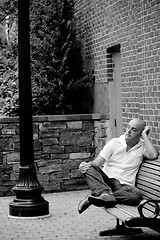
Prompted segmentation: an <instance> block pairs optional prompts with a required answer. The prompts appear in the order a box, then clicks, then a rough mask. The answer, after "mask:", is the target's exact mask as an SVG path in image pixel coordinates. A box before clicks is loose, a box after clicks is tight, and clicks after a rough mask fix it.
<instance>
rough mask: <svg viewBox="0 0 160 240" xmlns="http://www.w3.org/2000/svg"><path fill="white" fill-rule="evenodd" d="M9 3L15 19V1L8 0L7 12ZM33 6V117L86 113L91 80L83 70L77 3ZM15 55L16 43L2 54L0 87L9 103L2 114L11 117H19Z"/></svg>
mask: <svg viewBox="0 0 160 240" xmlns="http://www.w3.org/2000/svg"><path fill="white" fill-rule="evenodd" d="M8 2H12V4H11V5H10V9H11V10H10V11H11V12H12V16H13V12H14V16H16V14H17V9H16V1H15V0H14V1H7V3H6V4H5V7H4V9H5V10H4V11H5V12H6V13H7V11H8V5H7V4H9V3H8ZM30 3H31V6H30V29H31V30H30V46H31V79H32V102H33V114H38V115H40V114H67V113H80V112H81V113H83V112H84V110H83V107H82V105H81V100H82V95H83V94H84V92H85V91H86V93H87V94H88V89H89V88H90V77H89V76H87V75H86V74H85V72H84V71H83V69H82V60H81V46H80V43H79V41H78V39H77V37H76V29H75V12H74V1H73V0H54V1H53V0H39V1H36V0H31V1H30ZM3 6H4V5H3ZM14 8H15V11H13V10H14ZM15 39H16V38H15ZM5 51H6V52H7V54H6V53H4V52H5ZM12 51H13V52H12ZM16 53H17V45H16V41H15V42H14V43H12V44H11V45H10V46H7V47H6V48H5V49H4V50H3V51H2V55H3V59H1V60H2V62H3V64H2V65H3V73H1V75H0V76H1V78H0V84H1V86H3V88H2V89H4V90H3V91H4V92H5V94H6V92H8V95H7V97H6V95H5V94H4V93H3V94H2V92H1V98H2V99H5V100H6V102H5V103H6V104H4V102H3V104H2V105H3V113H7V114H9V115H17V114H18V88H17V86H18V85H17V77H18V76H17V75H18V74H17V54H16ZM4 69H6V70H5V71H4ZM7 69H8V70H7ZM9 88H10V91H8V90H9Z"/></svg>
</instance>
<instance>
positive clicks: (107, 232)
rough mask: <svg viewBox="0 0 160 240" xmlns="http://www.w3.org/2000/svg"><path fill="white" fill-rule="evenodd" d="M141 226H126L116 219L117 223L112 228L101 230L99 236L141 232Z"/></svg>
mask: <svg viewBox="0 0 160 240" xmlns="http://www.w3.org/2000/svg"><path fill="white" fill-rule="evenodd" d="M142 233H143V231H142V229H141V228H127V227H126V226H125V224H124V223H122V224H120V223H119V219H117V225H116V227H115V228H113V229H108V230H104V231H101V232H100V233H99V235H100V236H111V235H130V234H142Z"/></svg>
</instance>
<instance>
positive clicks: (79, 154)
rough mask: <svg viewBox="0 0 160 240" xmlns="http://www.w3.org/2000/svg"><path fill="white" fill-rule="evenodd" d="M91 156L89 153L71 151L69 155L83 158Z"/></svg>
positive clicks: (74, 157)
mask: <svg viewBox="0 0 160 240" xmlns="http://www.w3.org/2000/svg"><path fill="white" fill-rule="evenodd" d="M90 156H91V154H90V153H82V152H81V153H71V154H70V155H69V158H70V159H85V158H89V157H90Z"/></svg>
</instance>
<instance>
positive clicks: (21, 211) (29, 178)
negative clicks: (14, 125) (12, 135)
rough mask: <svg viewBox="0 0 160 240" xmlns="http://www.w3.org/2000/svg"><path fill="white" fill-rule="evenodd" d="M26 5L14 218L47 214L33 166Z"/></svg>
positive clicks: (23, 5)
mask: <svg viewBox="0 0 160 240" xmlns="http://www.w3.org/2000/svg"><path fill="white" fill-rule="evenodd" d="M29 5H30V1H29V0H25V1H23V0H18V70H19V109H20V110H19V128H20V167H19V179H18V181H17V184H16V186H15V187H14V188H13V191H14V193H15V195H16V197H15V198H14V199H13V201H12V202H11V203H10V204H9V214H10V215H11V216H15V217H36V216H44V215H48V214H49V203H48V201H46V200H45V199H44V198H43V197H42V196H41V193H42V191H43V187H42V186H41V185H40V183H39V182H38V179H37V175H36V170H35V165H34V150H33V123H32V91H31V70H30V30H29V29H30V27H29Z"/></svg>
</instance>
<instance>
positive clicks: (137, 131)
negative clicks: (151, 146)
mask: <svg viewBox="0 0 160 240" xmlns="http://www.w3.org/2000/svg"><path fill="white" fill-rule="evenodd" d="M145 126H146V124H145V122H143V120H141V119H140V118H133V119H132V120H131V121H130V122H129V124H128V127H127V129H126V133H125V140H126V143H127V145H131V146H134V145H135V144H137V143H138V142H139V140H140V138H141V134H142V131H143V130H144V128H145Z"/></svg>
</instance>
